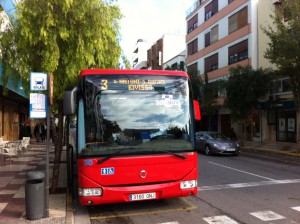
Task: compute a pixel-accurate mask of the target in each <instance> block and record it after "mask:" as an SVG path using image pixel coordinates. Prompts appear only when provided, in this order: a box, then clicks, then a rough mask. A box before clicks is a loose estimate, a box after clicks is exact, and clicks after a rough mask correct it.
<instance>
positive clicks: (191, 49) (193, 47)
mask: <svg viewBox="0 0 300 224" xmlns="http://www.w3.org/2000/svg"><path fill="white" fill-rule="evenodd" d="M197 51H198V39H197V38H196V39H195V40H193V41H192V42H190V43H189V44H188V55H193V54H195V53H197Z"/></svg>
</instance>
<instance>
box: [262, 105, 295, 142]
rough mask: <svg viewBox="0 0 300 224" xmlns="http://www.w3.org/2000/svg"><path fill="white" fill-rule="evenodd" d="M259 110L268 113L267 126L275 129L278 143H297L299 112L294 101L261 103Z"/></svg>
mask: <svg viewBox="0 0 300 224" xmlns="http://www.w3.org/2000/svg"><path fill="white" fill-rule="evenodd" d="M259 109H260V110H264V111H266V112H267V126H268V127H274V128H275V130H276V132H275V135H276V136H275V137H276V138H275V139H276V141H282V142H297V123H298V122H297V111H296V107H295V103H294V101H293V100H289V101H277V102H261V103H260V104H259ZM264 134H265V136H266V133H264ZM269 139H273V137H272V136H270V137H269Z"/></svg>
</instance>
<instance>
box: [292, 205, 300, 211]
mask: <svg viewBox="0 0 300 224" xmlns="http://www.w3.org/2000/svg"><path fill="white" fill-rule="evenodd" d="M291 209H294V210H296V211H298V212H300V206H297V207H291Z"/></svg>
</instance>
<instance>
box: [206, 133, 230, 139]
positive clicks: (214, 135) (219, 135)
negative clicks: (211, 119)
mask: <svg viewBox="0 0 300 224" xmlns="http://www.w3.org/2000/svg"><path fill="white" fill-rule="evenodd" d="M206 136H207V139H221V140H226V139H228V138H227V137H226V136H225V135H224V134H222V133H218V132H213V133H207V134H206Z"/></svg>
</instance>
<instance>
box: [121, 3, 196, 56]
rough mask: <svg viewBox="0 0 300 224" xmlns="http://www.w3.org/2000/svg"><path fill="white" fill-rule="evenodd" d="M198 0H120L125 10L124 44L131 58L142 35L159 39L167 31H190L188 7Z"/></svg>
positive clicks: (151, 38) (122, 35) (122, 26)
mask: <svg viewBox="0 0 300 224" xmlns="http://www.w3.org/2000/svg"><path fill="white" fill-rule="evenodd" d="M194 2H195V0H118V5H119V7H120V9H121V12H122V14H123V16H124V17H123V19H122V20H121V22H120V25H121V48H122V50H123V52H124V53H125V55H126V57H127V58H128V59H129V61H131V59H132V56H133V55H132V53H133V51H134V47H135V44H136V42H137V40H138V39H146V40H148V41H151V42H155V41H157V40H158V39H159V38H161V37H162V36H163V35H164V34H166V33H168V34H182V35H186V20H185V19H186V16H185V13H186V11H187V10H188V9H189V8H190V7H191V6H192V5H193V4H194Z"/></svg>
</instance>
